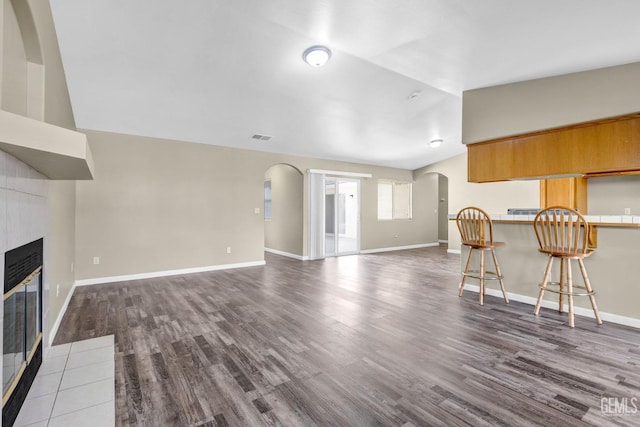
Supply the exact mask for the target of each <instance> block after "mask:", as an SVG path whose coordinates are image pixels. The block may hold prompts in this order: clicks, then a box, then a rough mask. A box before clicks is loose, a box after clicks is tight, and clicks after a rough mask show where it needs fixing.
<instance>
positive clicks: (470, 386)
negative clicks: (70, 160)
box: [55, 247, 640, 426]
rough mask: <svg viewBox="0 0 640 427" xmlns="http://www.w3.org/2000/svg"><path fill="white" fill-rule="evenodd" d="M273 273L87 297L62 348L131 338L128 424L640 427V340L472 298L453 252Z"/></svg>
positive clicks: (168, 281)
mask: <svg viewBox="0 0 640 427" xmlns="http://www.w3.org/2000/svg"><path fill="white" fill-rule="evenodd" d="M266 260H267V265H266V266H264V267H252V268H244V269H236V270H225V271H216V272H209V273H200V274H191V275H185V276H174V277H165V278H158V279H148V280H140V281H131V282H121V283H115V284H105V285H95V286H86V287H80V288H77V289H76V290H75V294H74V296H73V298H72V299H71V302H70V305H69V308H68V310H67V313H66V315H65V317H64V319H63V321H62V325H61V328H60V331H59V333H58V335H57V337H56V340H55V344H61V343H65V342H69V341H77V340H82V339H87V338H92V337H98V336H102V335H108V334H114V335H115V342H116V356H115V357H116V361H115V362H116V363H115V366H116V382H115V387H116V420H117V424H118V425H124V426H143V425H144V426H189V425H194V426H226V425H231V426H235V425H249V426H260V425H290V426H298V425H299V426H313V425H332V426H358V425H363V426H373V425H380V426H387V425H389V426H400V425H405V426H410V425H447V426H458V425H460V426H461V425H471V426H483V425H491V426H494V425H505V426H526V425H542V426H574V425H575V426H578V425H588V424H589V425H635V426H638V425H640V414H636V415H629V416H606V415H603V414H602V413H601V399H602V398H610V397H612V398H613V397H617V398H625V397H626V398H628V399H631V398H634V397H635V398H640V331H638V330H637V329H633V328H628V327H623V326H618V325H614V324H611V323H605V324H604V325H603V326H597V325H596V324H595V321H593V320H592V319H587V318H582V317H580V316H577V319H576V328H575V329H574V330H572V329H570V328H568V327H567V326H566V317H565V316H562V315H559V314H558V313H557V312H556V311H552V310H545V309H542V312H541V316H540V317H535V316H533V314H532V311H533V307H532V306H529V305H525V304H520V303H517V302H512V303H511V304H509V305H505V304H504V303H503V301H502V300H501V299H499V298H493V297H487V298H486V302H485V305H484V306H483V307H481V306H479V305H478V302H477V294H474V293H472V292H465V294H464V295H463V297H462V298H458V297H457V285H458V282H459V270H460V261H459V256H457V255H450V254H447V253H446V250H445V249H444V248H442V247H441V248H427V249H419V250H409V251H400V252H393V253H384V254H372V255H359V256H349V257H342V258H330V259H326V260H324V261H313V262H302V261H296V260H292V259H288V258H284V257H279V256H276V255H271V254H266ZM508 285H509V281H508V278H507V281H506V286H507V289H508ZM621 297H623V296H621ZM638 404H639V406H640V402H638Z"/></svg>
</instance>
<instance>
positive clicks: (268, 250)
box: [264, 248, 309, 261]
mask: <svg viewBox="0 0 640 427" xmlns="http://www.w3.org/2000/svg"><path fill="white" fill-rule="evenodd" d="M264 251H265V252H269V253H271V254H276V255H282V256H286V257H289V258H293V259H297V260H299V261H308V260H309V257H308V256H301V255H296V254H292V253H289V252H283V251H279V250H277V249H271V248H264Z"/></svg>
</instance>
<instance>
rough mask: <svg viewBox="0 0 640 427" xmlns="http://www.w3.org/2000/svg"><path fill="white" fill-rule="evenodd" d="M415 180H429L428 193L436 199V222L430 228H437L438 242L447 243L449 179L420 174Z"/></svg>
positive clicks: (437, 174) (440, 175)
mask: <svg viewBox="0 0 640 427" xmlns="http://www.w3.org/2000/svg"><path fill="white" fill-rule="evenodd" d="M417 179H424V180H429V181H430V185H429V186H428V190H427V191H429V192H431V193H432V194H431V195H432V196H433V197H435V199H436V206H437V208H436V209H437V222H436V223H435V224H432V225H431V226H433V227H435V228H437V235H438V242H440V243H448V241H449V178H448V177H447V176H446V175H444V174H441V173H438V172H427V173H424V174H421V175H419V176H418V177H417Z"/></svg>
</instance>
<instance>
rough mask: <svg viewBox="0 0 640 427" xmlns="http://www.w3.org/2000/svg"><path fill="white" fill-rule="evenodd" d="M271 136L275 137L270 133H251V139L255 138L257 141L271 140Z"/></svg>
mask: <svg viewBox="0 0 640 427" xmlns="http://www.w3.org/2000/svg"><path fill="white" fill-rule="evenodd" d="M271 138H273V137H272V136H269V135H260V134H259V133H256V134H254V135H251V139H255V140H256V141H270V140H271Z"/></svg>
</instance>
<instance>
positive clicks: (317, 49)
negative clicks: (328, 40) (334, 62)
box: [302, 45, 331, 67]
mask: <svg viewBox="0 0 640 427" xmlns="http://www.w3.org/2000/svg"><path fill="white" fill-rule="evenodd" d="M329 58H331V51H330V50H329V48H328V47H326V46H320V45H317V46H311V47H310V48H308V49H307V50H305V51H304V53H303V54H302V59H304V62H306V63H307V64H309V65H311V66H312V67H322V66H323V65H324V64H326V63H327V61H328V60H329Z"/></svg>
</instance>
